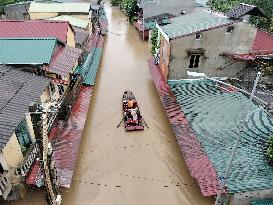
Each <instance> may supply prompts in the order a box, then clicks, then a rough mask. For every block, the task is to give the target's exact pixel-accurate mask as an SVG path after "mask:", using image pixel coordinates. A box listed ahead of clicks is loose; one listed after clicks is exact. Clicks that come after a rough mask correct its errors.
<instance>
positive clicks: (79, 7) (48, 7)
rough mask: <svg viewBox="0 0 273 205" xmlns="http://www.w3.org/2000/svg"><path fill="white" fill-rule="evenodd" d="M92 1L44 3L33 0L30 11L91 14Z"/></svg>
mask: <svg viewBox="0 0 273 205" xmlns="http://www.w3.org/2000/svg"><path fill="white" fill-rule="evenodd" d="M89 9H90V3H56V2H53V3H43V2H31V4H30V7H29V12H30V13H55V12H57V13H86V14H89Z"/></svg>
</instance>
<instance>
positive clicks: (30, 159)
mask: <svg viewBox="0 0 273 205" xmlns="http://www.w3.org/2000/svg"><path fill="white" fill-rule="evenodd" d="M39 154H40V148H39V144H38V143H37V142H36V143H35V144H33V145H32V146H31V147H30V148H29V151H28V152H27V154H26V156H25V160H24V162H23V163H21V164H20V166H18V167H17V168H16V175H20V176H26V175H27V173H28V172H29V170H30V168H31V166H32V164H33V163H34V161H35V160H36V158H37V156H38V155H39Z"/></svg>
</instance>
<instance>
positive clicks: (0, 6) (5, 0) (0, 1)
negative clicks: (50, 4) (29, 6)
mask: <svg viewBox="0 0 273 205" xmlns="http://www.w3.org/2000/svg"><path fill="white" fill-rule="evenodd" d="M22 1H26V0H0V15H1V14H4V7H5V6H6V5H8V4H15V3H19V2H22Z"/></svg>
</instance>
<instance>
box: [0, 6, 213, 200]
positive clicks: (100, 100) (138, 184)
mask: <svg viewBox="0 0 273 205" xmlns="http://www.w3.org/2000/svg"><path fill="white" fill-rule="evenodd" d="M106 8H107V17H108V19H109V34H108V35H107V37H106V42H105V45H104V52H103V56H102V62H101V65H100V69H99V71H98V76H97V80H96V86H95V90H94V93H93V97H92V100H91V104H90V108H89V113H88V119H87V121H86V124H85V131H84V136H83V139H82V143H81V148H80V153H79V157H78V162H77V168H76V170H75V173H74V182H73V184H72V186H71V189H68V190H63V191H62V197H63V203H62V204H64V205H166V204H170V205H211V204H213V198H205V197H203V196H202V195H201V192H200V190H199V188H198V186H197V185H196V182H195V180H193V179H192V177H191V176H190V174H189V172H188V170H187V168H186V165H185V162H184V160H183V157H182V154H181V152H180V150H179V147H178V145H177V143H176V141H175V136H174V134H173V131H172V129H171V125H170V123H169V121H168V118H167V117H166V114H165V112H164V109H163V107H162V105H161V102H160V99H159V96H158V94H157V91H156V89H155V87H154V84H153V81H152V78H151V76H150V73H149V70H148V66H147V58H148V57H149V55H150V54H149V46H148V43H147V42H142V40H141V38H140V37H139V35H138V33H137V32H136V30H135V28H134V27H133V26H132V25H130V24H129V22H128V21H127V20H126V17H125V16H124V14H123V13H122V12H120V10H119V9H118V8H111V7H110V6H109V4H107V5H106ZM126 89H129V90H132V91H133V93H134V94H135V96H136V98H137V100H138V103H139V106H140V110H141V113H142V115H143V117H144V119H145V120H146V122H147V123H148V125H149V126H150V129H145V130H144V131H143V132H131V133H128V132H125V131H124V127H123V126H121V127H120V128H118V129H117V128H116V126H117V124H118V123H119V122H120V120H121V118H122V111H121V97H122V94H123V91H124V90H126ZM1 204H3V205H7V204H12V205H25V204H27V205H44V204H46V203H45V201H44V199H43V193H42V192H41V191H35V192H32V193H29V194H28V195H27V199H26V200H22V201H17V202H12V203H11V202H5V203H4V202H3V203H2V202H1Z"/></svg>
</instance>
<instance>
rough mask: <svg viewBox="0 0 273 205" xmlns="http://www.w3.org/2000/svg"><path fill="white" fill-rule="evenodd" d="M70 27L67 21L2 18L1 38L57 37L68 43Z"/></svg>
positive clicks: (0, 21)
mask: <svg viewBox="0 0 273 205" xmlns="http://www.w3.org/2000/svg"><path fill="white" fill-rule="evenodd" d="M68 27H69V23H68V22H66V21H53V20H50V21H44V20H34V21H19V20H0V38H57V39H58V40H60V41H62V42H64V43H66V40H67V31H68Z"/></svg>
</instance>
